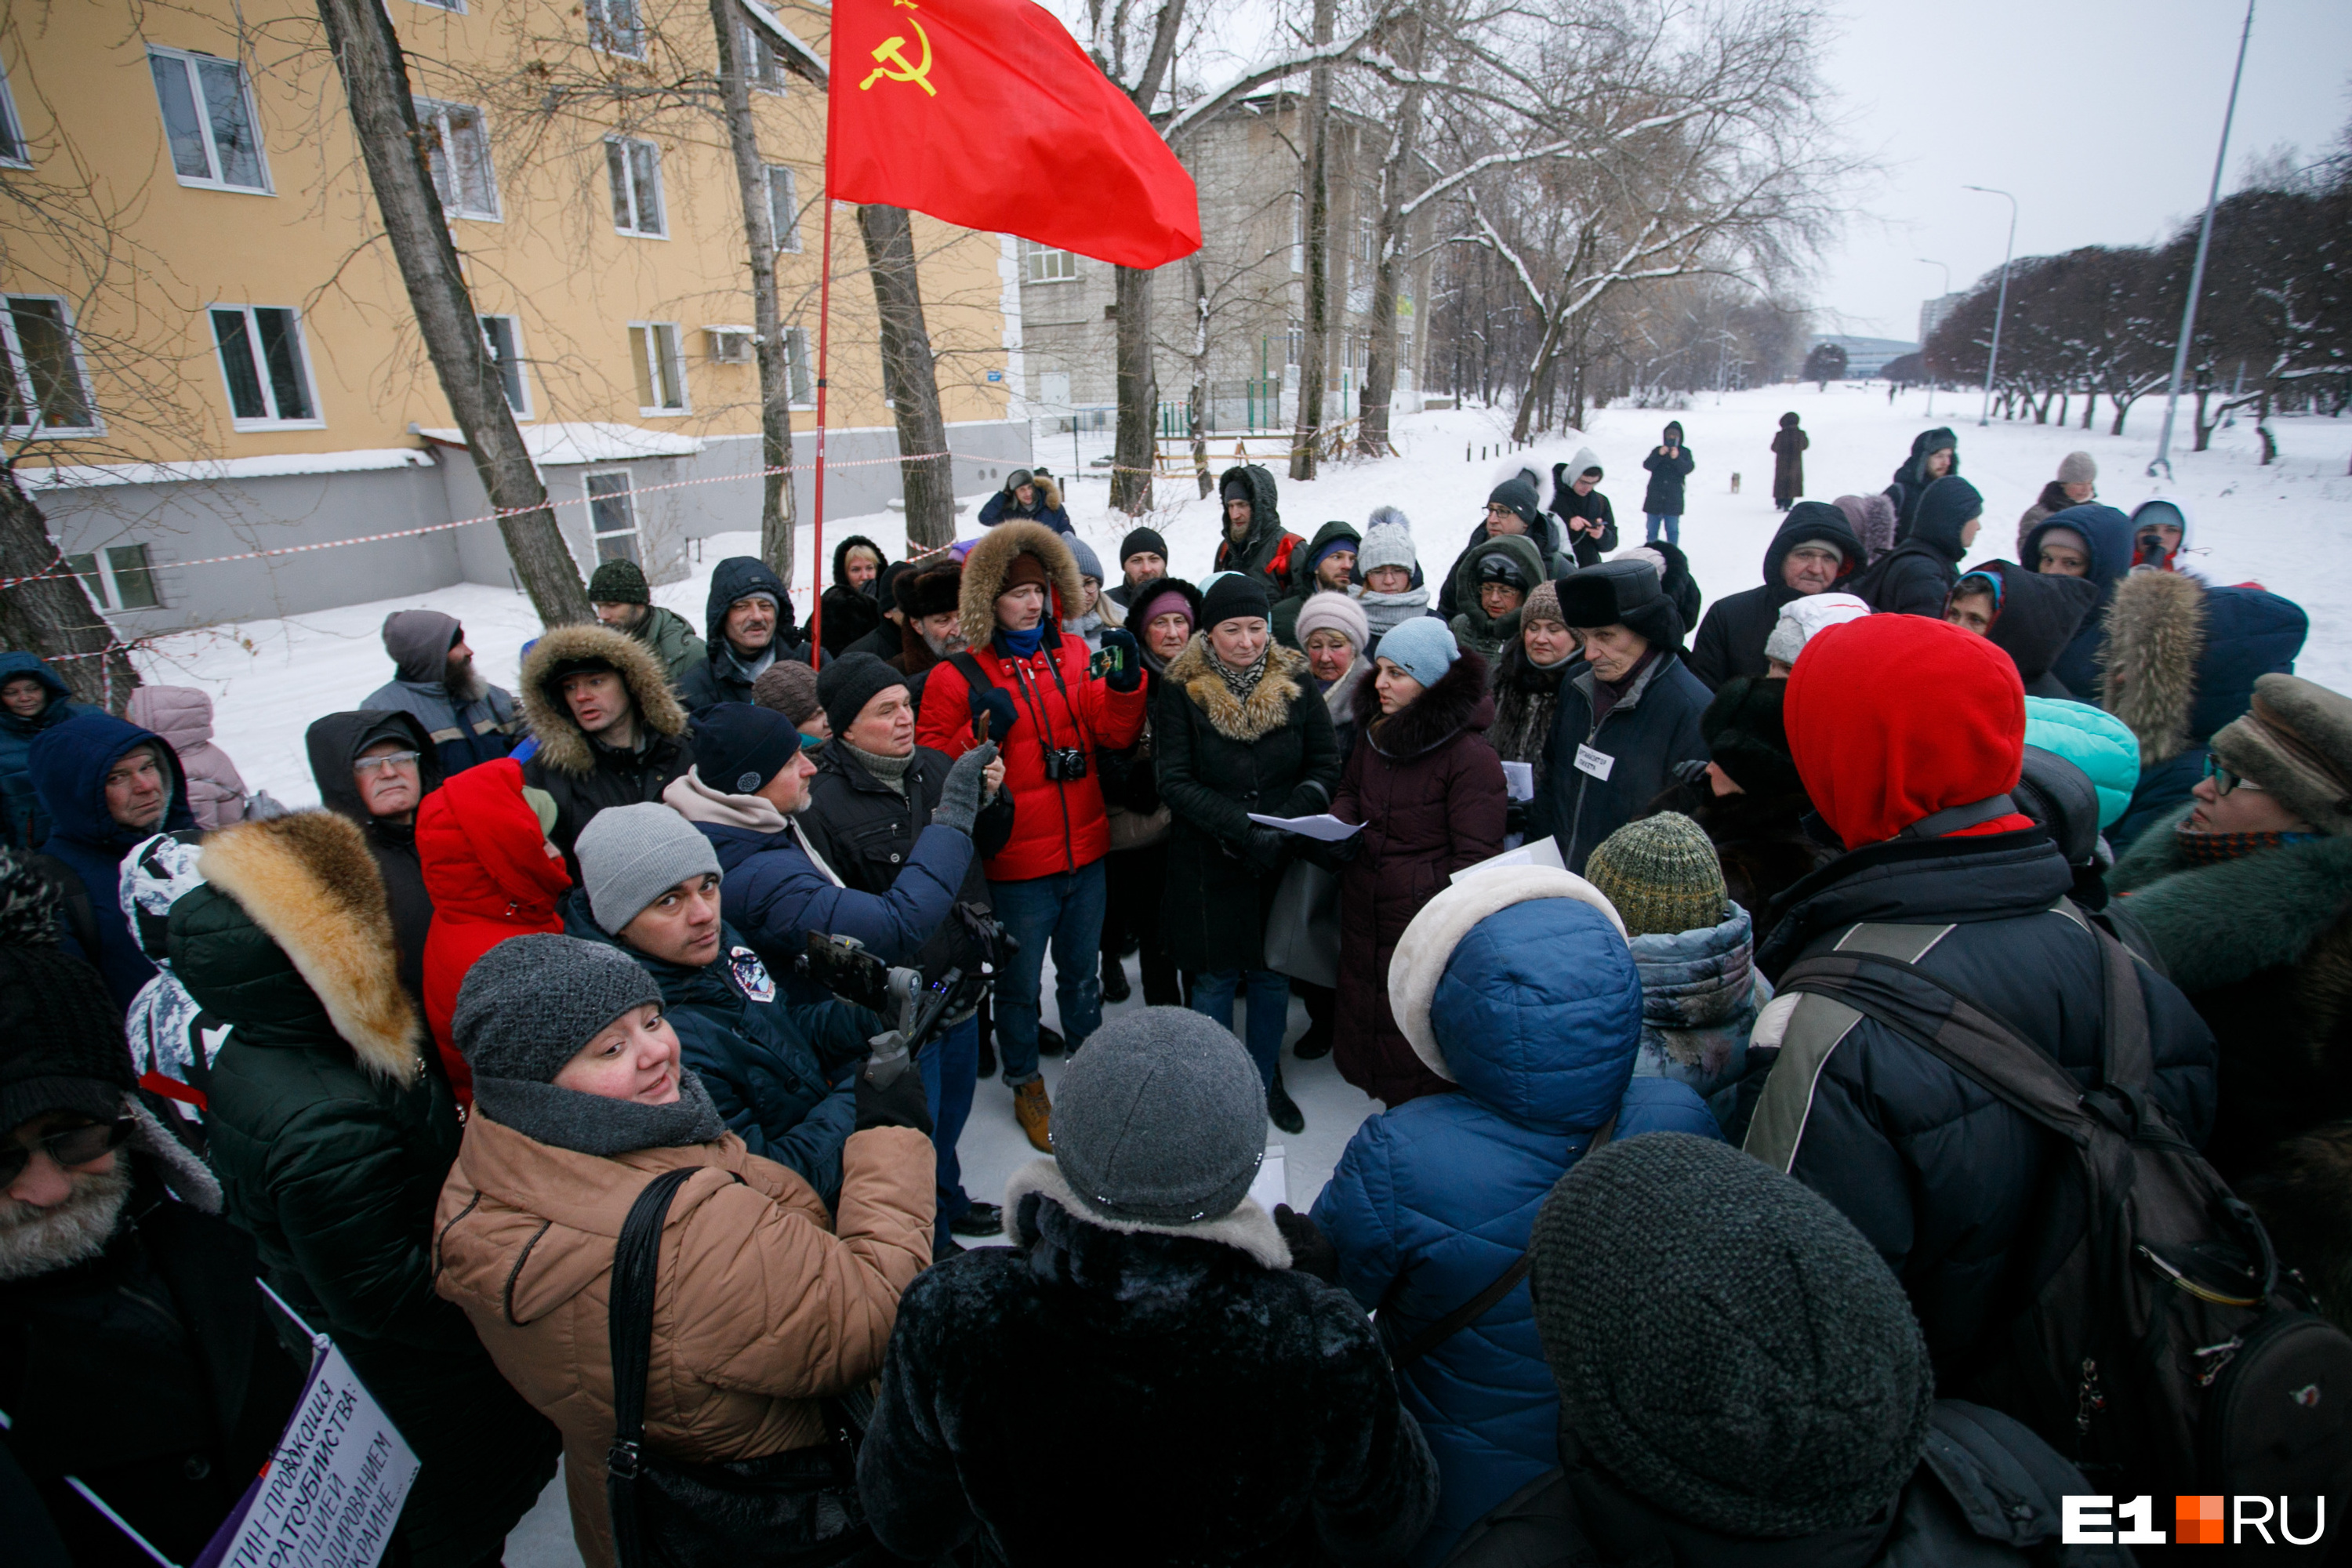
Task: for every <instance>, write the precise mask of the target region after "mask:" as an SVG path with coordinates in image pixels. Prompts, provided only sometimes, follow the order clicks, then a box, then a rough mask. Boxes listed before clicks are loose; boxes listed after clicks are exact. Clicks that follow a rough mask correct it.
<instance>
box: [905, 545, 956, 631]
mask: <svg viewBox="0 0 2352 1568" xmlns="http://www.w3.org/2000/svg"><path fill="white" fill-rule="evenodd" d="M891 592H892V594H893V595H895V596H896V598H897V601H898V613H899V614H900V615H902V616H906V617H907V618H908V620H910V621H920V620H928V619H929V618H930V617H931V616H951V615H953V614H955V612H956V611H957V609H958V608H959V607H960V606H961V603H962V598H963V564H962V563H961V562H958V561H954V560H950V559H949V558H948V557H946V556H941V557H940V559H939V560H937V561H932V562H928V563H924V564H923V565H920V566H918V567H916V568H914V569H913V570H911V571H909V572H908V574H906V575H905V576H903V577H901V578H899V579H898V582H897V584H894V585H893V587H892V589H891Z"/></svg>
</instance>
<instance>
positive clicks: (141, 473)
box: [16, 447, 434, 490]
mask: <svg viewBox="0 0 2352 1568" xmlns="http://www.w3.org/2000/svg"><path fill="white" fill-rule="evenodd" d="M433 462H434V458H433V454H432V453H431V452H430V451H428V450H426V449H425V448H424V447H365V448H362V449H360V450H357V451H351V452H273V453H271V454H269V455H268V456H267V457H261V458H202V459H199V460H196V461H194V462H186V463H87V464H79V465H60V466H58V467H53V468H36V467H34V466H32V465H29V464H26V465H23V466H20V467H19V468H17V469H16V479H17V482H18V483H20V484H22V485H23V486H24V487H25V488H26V489H33V490H46V489H86V488H89V487H91V486H96V485H173V484H204V483H209V482H219V481H225V480H236V479H285V478H289V477H292V476H295V475H300V474H357V473H365V472H367V471H368V470H370V469H374V468H431V467H432V466H433Z"/></svg>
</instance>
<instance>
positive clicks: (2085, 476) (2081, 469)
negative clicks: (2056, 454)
mask: <svg viewBox="0 0 2352 1568" xmlns="http://www.w3.org/2000/svg"><path fill="white" fill-rule="evenodd" d="M2098 481H2099V464H2098V459H2097V458H2094V457H2092V456H2091V454H2090V453H2088V452H2069V453H2067V454H2066V455H2065V456H2064V457H2063V458H2059V459H2058V482H2059V483H2060V484H2062V485H2091V484H2096V483H2098Z"/></svg>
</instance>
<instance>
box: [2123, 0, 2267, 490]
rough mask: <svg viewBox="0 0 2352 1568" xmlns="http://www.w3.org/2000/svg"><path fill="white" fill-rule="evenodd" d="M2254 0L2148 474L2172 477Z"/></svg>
mask: <svg viewBox="0 0 2352 1568" xmlns="http://www.w3.org/2000/svg"><path fill="white" fill-rule="evenodd" d="M2253 32H2254V0H2246V25H2245V26H2244V27H2243V28H2242V29H2241V30H2240V31H2239V34H2238V68H2237V69H2236V70H2234V71H2232V72H2231V75H2230V107H2229V108H2228V109H2227V110H2223V111H2222V114H2221V147H2220V149H2219V150H2218V151H2216V152H2215V153H2214V154H2213V184H2212V186H2211V188H2210V189H2209V190H2208V191H2207V192H2206V193H2205V221H2204V223H2203V225H2202V226H2200V227H2199V229H2198V231H2197V261H2196V265H2194V266H2192V267H2191V268H2189V303H2188V304H2187V305H2186V306H2184V307H2182V309H2181V311H2180V341H2179V342H2177V343H2175V344H2174V345H2173V347H2172V385H2171V388H2170V389H2169V390H2168V391H2167V392H2166V394H2165V396H2164V434H2162V435H2161V436H2158V437H2157V439H2156V460H2155V461H2153V462H2151V463H2149V464H2148V466H2147V472H2148V477H2149V478H2150V479H2154V478H2155V477H2156V474H2157V470H2158V469H2159V468H2160V469H2162V470H2163V472H2164V477H2165V478H2166V479H2170V478H2172V416H2173V413H2174V411H2175V410H2176V409H2178V408H2179V405H2180V377H2181V375H2182V374H2183V373H2185V372H2186V371H2187V370H2188V368H2189V339H2190V338H2191V337H2193V336H2194V335H2195V334H2196V331H2197V296H2198V293H2199V292H2200V290H2201V289H2203V288H2204V286H2205V252H2206V250H2207V249H2208V248H2209V247H2210V246H2211V245H2212V243H2213V205H2214V204H2215V203H2216V202H2218V201H2220V200H2221V165H2222V163H2223V162H2224V161H2226V160H2227V159H2228V158H2229V156H2230V122H2231V121H2233V120H2235V119H2236V118H2237V117H2238V81H2239V79H2240V78H2242V77H2243V76H2244V75H2245V74H2246V40H2247V39H2248V38H2251V37H2253Z"/></svg>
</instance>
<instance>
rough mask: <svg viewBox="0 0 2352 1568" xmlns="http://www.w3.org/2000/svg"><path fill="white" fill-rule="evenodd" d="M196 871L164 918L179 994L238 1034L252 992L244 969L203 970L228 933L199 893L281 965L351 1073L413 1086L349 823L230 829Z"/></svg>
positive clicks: (378, 887) (414, 1037) (410, 1010)
mask: <svg viewBox="0 0 2352 1568" xmlns="http://www.w3.org/2000/svg"><path fill="white" fill-rule="evenodd" d="M196 869H197V871H198V873H199V874H200V875H202V876H203V878H204V879H205V888H203V889H196V890H195V891H194V892H192V893H190V894H189V895H188V896H187V897H185V898H184V899H182V900H180V901H179V902H178V903H177V904H176V905H174V906H173V910H172V914H173V921H172V957H173V970H174V972H175V973H178V974H179V976H180V979H181V981H182V983H183V984H185V985H186V986H187V988H188V991H189V994H191V995H193V996H194V997H195V999H196V1000H197V1001H198V1002H199V1003H201V1004H203V1005H204V1006H205V1008H206V1009H207V1010H208V1011H210V1012H212V1013H215V1014H216V1015H218V1016H221V1017H223V1018H225V1019H226V1020H227V1021H228V1022H229V1023H230V1024H231V1025H232V1026H239V1027H242V1026H245V1025H246V1024H247V1021H248V1018H247V1015H248V1013H249V1012H250V1011H251V1008H250V1007H249V1005H248V1004H249V1003H251V1002H253V1001H255V1000H257V999H258V997H257V993H258V992H259V991H260V990H261V989H262V987H260V986H257V985H256V984H253V983H252V982H253V976H252V975H251V974H250V973H243V972H244V971H249V970H250V968H251V965H250V963H235V962H234V961H232V962H230V963H219V962H215V959H216V956H217V955H218V954H219V952H220V951H221V949H220V947H219V945H218V944H217V942H215V940H214V939H215V938H217V937H220V936H228V935H231V934H232V933H229V932H227V931H225V930H224V929H223V922H222V921H221V920H220V919H219V916H220V914H221V911H219V910H211V911H210V912H209V915H207V914H206V908H205V907H206V906H207V905H208V904H209V902H210V900H205V893H206V892H207V891H210V892H215V893H218V894H221V895H225V896H226V898H227V899H228V900H231V901H233V902H234V903H235V905H236V909H237V910H240V911H242V913H243V915H244V917H245V920H246V921H248V922H250V924H251V925H252V926H253V927H255V928H257V930H258V931H260V933H261V934H262V935H264V936H266V937H267V938H268V940H269V942H271V943H273V944H274V945H275V946H276V947H277V949H278V952H281V953H282V954H284V956H285V958H286V960H287V962H289V963H291V964H292V965H293V967H294V971H295V973H297V974H299V976H300V977H301V981H302V984H304V985H305V986H307V987H308V988H309V990H310V995H311V996H312V997H313V998H315V999H316V1001H317V1004H318V1005H319V1006H320V1008H322V1009H323V1010H324V1011H325V1014H326V1016H327V1021H328V1022H329V1023H330V1024H331V1025H332V1026H333V1028H334V1031H335V1033H336V1034H338V1035H340V1036H341V1037H342V1038H343V1041H344V1043H346V1044H347V1045H349V1046H350V1047H351V1048H352V1055H353V1056H354V1057H356V1058H358V1059H359V1061H360V1063H361V1065H362V1067H364V1068H367V1069H368V1070H369V1071H370V1072H373V1073H375V1074H377V1075H379V1076H381V1077H383V1078H386V1079H392V1080H393V1081H394V1082H397V1083H401V1084H407V1083H413V1082H415V1079H416V1075H417V1073H418V1072H419V1071H421V1070H422V1069H423V1068H424V1057H423V1055H422V1053H421V1051H420V1050H419V1043H420V1041H421V1039H422V1038H423V1031H422V1029H420V1028H419V1026H418V1024H417V1018H416V1012H415V1008H414V1007H412V1006H411V1005H409V1000H408V994H407V993H406V992H405V991H404V990H402V989H401V985H400V972H399V959H400V952H399V948H398V945H397V944H396V943H395V942H394V939H393V931H392V913H391V910H390V908H389V906H388V905H387V903H386V901H385V896H384V889H383V875H382V873H380V872H379V871H377V869H376V865H375V858H374V857H373V856H372V855H370V854H369V853H368V847H367V839H366V837H364V836H363V835H362V833H361V831H360V829H359V826H358V825H357V824H355V823H353V822H352V821H351V820H350V819H348V818H346V817H343V816H338V815H336V814H335V813H333V812H331V811H297V812H290V813H289V814H288V815H286V816H274V817H270V818H268V819H267V820H263V821H255V822H244V823H240V824H238V825H237V826H234V827H228V828H224V829H222V830H221V831H220V832H218V833H215V834H214V835H213V836H212V837H209V838H207V839H206V840H205V847H204V852H203V854H202V855H201V856H199V857H198V858H197V861H196ZM200 926H201V927H203V928H208V929H202V930H200V929H198V928H199V927H200ZM266 1021H268V1022H276V1021H278V1020H277V1019H276V1018H275V1017H270V1018H268V1019H267V1020H266Z"/></svg>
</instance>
